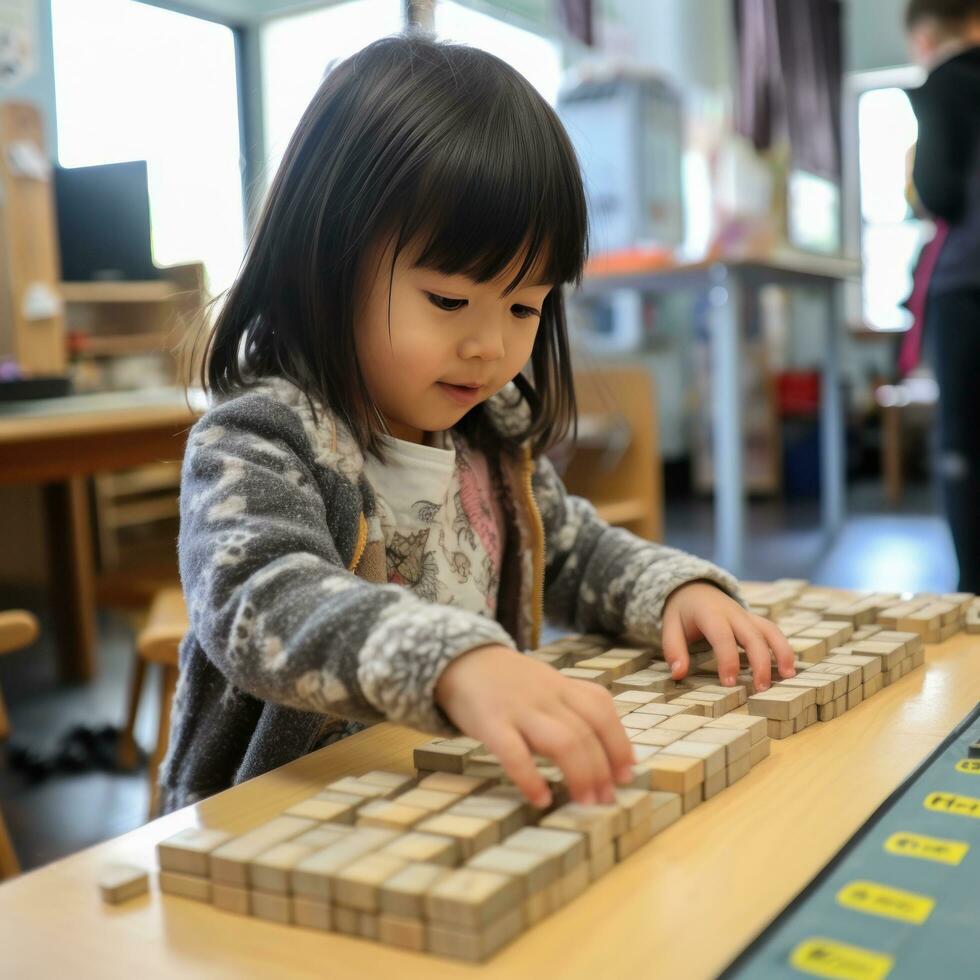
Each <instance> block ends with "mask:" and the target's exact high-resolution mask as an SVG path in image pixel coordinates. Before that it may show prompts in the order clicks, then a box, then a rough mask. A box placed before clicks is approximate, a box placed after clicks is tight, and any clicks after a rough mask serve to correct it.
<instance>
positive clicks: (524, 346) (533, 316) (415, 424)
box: [354, 243, 552, 443]
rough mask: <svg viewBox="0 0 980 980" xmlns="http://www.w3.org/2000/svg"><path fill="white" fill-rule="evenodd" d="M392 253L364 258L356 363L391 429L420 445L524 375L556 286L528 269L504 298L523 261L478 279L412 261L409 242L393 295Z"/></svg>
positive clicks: (389, 250)
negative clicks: (488, 278) (486, 278)
mask: <svg viewBox="0 0 980 980" xmlns="http://www.w3.org/2000/svg"><path fill="white" fill-rule="evenodd" d="M393 251H394V245H393V243H389V244H388V246H387V247H386V248H385V249H384V251H383V252H381V250H380V248H376V249H374V250H373V251H372V252H369V254H368V256H367V262H366V264H365V274H364V286H363V288H362V289H361V290H360V291H359V302H358V309H357V314H356V316H355V323H354V330H355V344H356V349H357V359H358V363H359V364H360V368H361V372H362V373H363V375H364V378H365V381H366V383H367V387H368V392H369V393H370V395H371V397H372V398H373V399H374V402H375V404H376V405H377V406H378V408H379V410H380V411H381V414H382V416H383V417H384V420H385V422H386V424H387V426H388V430H389V431H390V433H391V435H393V436H394V437H395V438H397V439H405V440H407V441H409V442H418V443H421V442H424V441H425V437H426V433H429V432H436V431H441V430H443V429H449V428H451V427H452V426H453V425H455V424H456V423H457V422H458V421H459V420H460V419H461V418H462V417H463V415H465V414H466V413H467V412H468V411H469V410H470V409H471V408H473V406H474V405H476V404H478V403H479V402H482V401H486V399H488V398H489V397H490V396H491V395H493V394H494V393H495V392H497V391H499V390H500V389H501V388H502V387H503V386H504V385H505V384H507V382H508V381H510V380H511V379H513V378H514V377H515V376H516V375H517V374H518V373H520V371H521V369H522V368H523V367H524V365H525V364H526V363H527V361H528V359H529V358H530V356H531V349H532V347H533V346H534V338H535V336H536V335H537V332H538V325H539V323H540V316H541V305H542V303H544V300H545V297H546V296H547V295H548V293H549V292H550V291H551V289H552V286H551V285H550V284H548V283H539V282H538V277H537V275H536V274H535V271H534V270H532V272H531V273H530V274H529V275H528V276H526V277H525V280H524V282H523V283H521V284H520V285H519V286H518V287H517V288H516V289H515V290H514V291H513V292H512V293H510V294H509V295H507V296H503V295H502V293H503V291H504V289H505V288H506V286H507V284H508V283H509V282H510V281H511V279H512V278H513V276H514V275H515V274H516V273H517V270H518V269H519V268H520V262H519V260H515V261H514V262H513V263H512V265H511V266H510V267H509V268H508V269H505V270H504V271H503V272H502V273H501V274H500V276H498V278H496V279H494V280H493V281H491V282H484V283H476V282H473V280H471V279H469V278H467V277H466V276H447V275H444V274H442V273H440V272H436V271H435V270H432V269H425V268H421V267H418V266H415V265H414V262H413V259H414V255H415V252H414V251H412V250H410V249H407V248H406V249H403V250H402V252H401V254H400V255H399V256H398V260H397V261H396V263H395V268H394V275H393V277H392V278H391V280H390V282H391V290H390V296H389V288H388V287H389V276H390V275H391V258H392V254H393ZM379 252H380V258H379ZM389 299H390V306H389ZM389 308H390V311H391V320H390V326H391V329H390V333H389V319H388V314H389Z"/></svg>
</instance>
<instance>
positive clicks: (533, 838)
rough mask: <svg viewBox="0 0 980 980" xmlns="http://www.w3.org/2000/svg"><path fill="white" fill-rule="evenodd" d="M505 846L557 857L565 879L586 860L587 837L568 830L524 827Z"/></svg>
mask: <svg viewBox="0 0 980 980" xmlns="http://www.w3.org/2000/svg"><path fill="white" fill-rule="evenodd" d="M504 845H505V846H506V847H513V848H518V849H519V850H531V851H534V852H536V853H539V854H546V855H551V856H554V857H557V858H558V860H559V862H560V864H561V874H562V876H563V877H564V876H565V875H567V874H568V873H569V872H570V871H572V870H573V869H574V868H575V866H576V865H577V864H579V863H581V862H583V861H584V860H585V849H586V844H585V836H584V835H583V834H580V833H576V832H573V831H568V830H552V829H549V828H547V827H523V828H522V829H521V830H519V831H517V833H516V834H511V835H510V837H508V838H507V839H506V840H505V841H504Z"/></svg>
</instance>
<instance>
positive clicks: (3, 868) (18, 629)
mask: <svg viewBox="0 0 980 980" xmlns="http://www.w3.org/2000/svg"><path fill="white" fill-rule="evenodd" d="M37 635H38V625H37V620H36V619H35V618H34V616H32V615H31V614H30V613H29V612H23V611H22V610H19V609H17V610H12V611H10V612H2V613H0V655H2V654H4V653H10V652H11V651H13V650H22V649H23V648H24V647H26V646H29V645H30V644H31V643H33V642H34V641H35V640H36V639H37ZM9 734H10V719H9V718H8V717H7V708H6V705H5V704H4V701H3V693H2V692H0V738H7V736H8V735H9ZM17 874H20V864H19V863H18V861H17V855H16V854H15V853H14V845H13V844H12V843H11V840H10V834H8V833H7V824H6V823H5V822H4V819H3V811H2V810H0V881H3V879H4V878H12V877H13V876H14V875H17Z"/></svg>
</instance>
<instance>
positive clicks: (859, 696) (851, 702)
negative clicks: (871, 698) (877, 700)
mask: <svg viewBox="0 0 980 980" xmlns="http://www.w3.org/2000/svg"><path fill="white" fill-rule="evenodd" d="M863 700H864V685H863V684H862V685H861V686H860V687H856V688H855V689H854V690H853V691H848V692H847V710H848V711H850V710H851V708H856V707H857V706H858V705H859V704H860V703H861V702H862V701H863Z"/></svg>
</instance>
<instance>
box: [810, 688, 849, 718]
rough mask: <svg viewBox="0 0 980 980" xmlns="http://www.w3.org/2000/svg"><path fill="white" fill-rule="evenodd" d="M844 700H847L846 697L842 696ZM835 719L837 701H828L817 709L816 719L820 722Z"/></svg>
mask: <svg viewBox="0 0 980 980" xmlns="http://www.w3.org/2000/svg"><path fill="white" fill-rule="evenodd" d="M844 700H845V701H846V700H847V695H846V694H845V695H844ZM836 717H837V699H835V700H833V701H828V702H827V704H821V705H819V706H818V707H817V718H818V719H819V720H820V721H833V720H834V719H835V718H836Z"/></svg>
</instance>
